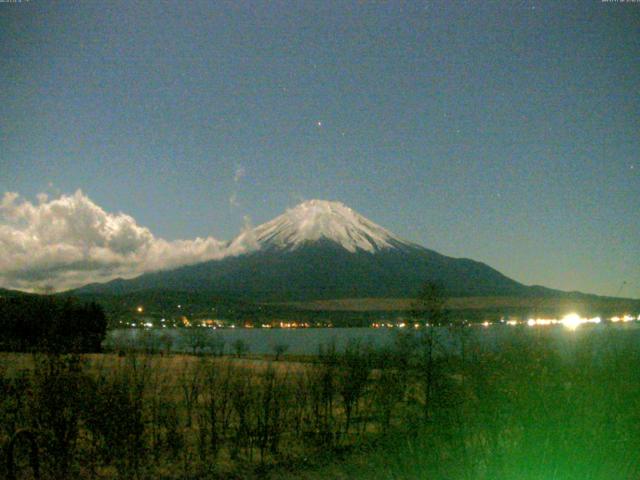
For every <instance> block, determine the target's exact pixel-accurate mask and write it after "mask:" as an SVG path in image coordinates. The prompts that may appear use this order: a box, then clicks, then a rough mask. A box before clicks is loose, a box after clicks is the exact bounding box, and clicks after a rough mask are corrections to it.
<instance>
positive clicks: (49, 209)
mask: <svg viewBox="0 0 640 480" xmlns="http://www.w3.org/2000/svg"><path fill="white" fill-rule="evenodd" d="M244 238H246V239H247V241H244V240H241V239H244ZM253 248H255V242H252V241H251V236H250V235H241V236H240V237H238V240H236V241H234V242H231V243H229V242H224V241H220V240H217V239H215V238H213V237H207V238H200V237H198V238H196V239H193V240H174V241H167V240H164V239H162V238H157V237H155V236H154V235H153V234H152V233H151V231H150V230H149V229H148V228H146V227H143V226H140V225H138V224H137V222H136V221H135V219H134V218H133V217H131V216H129V215H126V214H124V213H117V214H113V213H109V212H106V211H105V210H103V209H102V208H101V207H100V206H98V205H96V204H95V203H94V202H93V201H91V199H90V198H89V197H87V196H86V195H85V194H84V193H82V191H80V190H78V191H76V192H75V193H74V194H73V195H61V196H60V197H59V198H56V199H53V200H50V199H49V198H48V197H47V195H45V194H40V195H38V196H37V203H35V204H34V203H32V202H30V201H28V200H25V199H23V198H22V197H20V195H18V194H17V193H13V192H8V193H5V194H4V196H3V197H2V200H0V286H1V287H4V288H14V289H20V290H29V291H38V290H42V289H48V288H53V289H55V290H56V291H60V290H66V289H69V288H74V287H78V286H81V285H85V284H87V283H91V282H104V281H108V280H111V279H114V278H118V277H123V278H132V277H135V276H137V275H140V274H142V273H144V272H148V271H153V270H163V269H168V268H175V267H178V266H181V265H187V264H192V263H198V262H203V261H206V260H213V259H220V258H223V257H225V256H229V255H239V254H241V253H244V252H246V251H248V250H251V249H253Z"/></svg>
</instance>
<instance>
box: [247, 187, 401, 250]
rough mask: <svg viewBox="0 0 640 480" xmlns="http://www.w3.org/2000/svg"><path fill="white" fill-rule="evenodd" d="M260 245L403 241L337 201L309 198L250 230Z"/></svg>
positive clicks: (361, 246)
mask: <svg viewBox="0 0 640 480" xmlns="http://www.w3.org/2000/svg"><path fill="white" fill-rule="evenodd" d="M253 233H254V235H255V239H256V240H257V242H258V244H259V245H260V247H261V248H269V247H275V248H282V249H295V248H297V247H299V246H300V245H302V244H303V243H307V242H314V241H317V240H320V239H327V240H331V241H333V242H336V243H338V244H340V245H341V246H342V247H344V248H345V249H346V250H348V251H350V252H355V251H356V250H364V251H366V252H371V253H373V252H375V251H376V250H381V249H385V248H393V247H394V246H396V245H398V244H406V242H404V241H402V240H400V239H399V238H397V237H395V236H394V235H393V234H392V233H391V232H389V231H388V230H386V229H384V228H382V227H381V226H379V225H376V224H375V223H373V222H371V221H370V220H367V219H366V218H365V217H363V216H362V215H360V214H358V213H356V212H354V211H353V210H352V209H350V208H349V207H347V206H345V205H344V204H342V203H340V202H329V201H325V200H309V201H307V202H304V203H301V204H299V205H297V206H296V207H294V208H290V209H288V210H287V211H286V212H285V213H284V214H282V215H280V216H279V217H276V218H274V219H273V220H271V221H270V222H267V223H264V224H262V225H260V226H258V227H256V228H255V229H254V231H253Z"/></svg>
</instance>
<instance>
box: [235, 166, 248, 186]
mask: <svg viewBox="0 0 640 480" xmlns="http://www.w3.org/2000/svg"><path fill="white" fill-rule="evenodd" d="M246 174H247V171H246V170H245V168H244V167H243V166H241V165H240V166H238V167H236V173H234V174H233V181H234V182H235V183H238V182H240V180H242V177H244V176H245V175H246Z"/></svg>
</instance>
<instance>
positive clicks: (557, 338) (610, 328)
mask: <svg viewBox="0 0 640 480" xmlns="http://www.w3.org/2000/svg"><path fill="white" fill-rule="evenodd" d="M186 330H189V329H183V328H168V329H116V330H112V331H110V332H108V334H107V339H106V340H105V347H107V348H110V349H114V348H115V349H117V348H118V347H119V346H134V347H136V348H142V347H143V346H144V343H145V342H149V341H150V340H151V341H154V340H155V341H156V342H157V343H158V348H161V347H160V346H159V343H160V342H159V338H160V336H161V335H169V336H171V337H172V339H173V342H172V346H171V349H172V350H173V351H176V352H180V351H184V352H188V351H190V347H189V345H188V342H187V341H186V339H185V338H184V336H185V334H186ZM199 330H201V331H202V332H204V333H206V335H207V336H211V338H212V339H213V338H217V339H222V340H223V341H224V342H225V345H226V347H225V353H232V351H233V348H232V345H233V343H234V342H236V341H237V340H242V341H243V342H245V344H246V345H247V346H248V349H249V350H248V351H249V353H252V354H273V353H274V349H275V347H276V346H277V345H285V346H286V347H287V350H286V353H287V354H294V355H314V354H317V353H318V351H319V349H320V348H321V346H322V347H326V346H328V345H331V344H335V346H336V348H337V349H338V350H341V349H343V348H344V347H345V345H347V344H348V343H349V342H350V341H351V342H352V341H359V342H361V343H363V344H371V345H372V346H374V347H384V346H389V345H391V344H392V343H393V342H394V341H395V339H396V338H397V335H398V334H399V333H400V332H401V330H399V329H388V328H379V329H375V328H301V329H266V328H265V329H260V328H254V329H243V328H237V329H217V330H213V329H210V328H201V329H200V328H199ZM405 331H406V330H405ZM620 332H626V333H625V334H624V335H623V336H624V337H625V340H626V341H630V342H633V343H635V344H636V345H637V346H638V348H640V323H637V322H630V323H601V324H586V325H581V326H580V327H579V328H577V329H568V328H565V327H564V326H563V325H561V324H558V325H550V326H544V327H540V326H536V327H534V328H531V327H530V326H527V324H526V323H525V324H523V325H517V326H512V325H507V324H506V323H505V324H493V325H491V326H490V327H489V328H484V327H483V326H482V324H480V325H474V326H467V327H462V328H457V329H455V328H454V329H451V328H447V327H440V328H438V330H437V336H438V339H439V344H440V345H442V346H444V348H445V349H447V350H451V351H456V350H458V349H459V348H460V344H461V342H465V343H467V344H469V343H473V342H475V343H478V344H480V345H481V346H482V347H483V348H488V349H498V348H500V347H501V346H503V345H505V344H509V343H511V342H512V341H514V340H522V339H525V340H526V339H527V338H530V339H537V340H544V341H545V342H550V344H552V345H554V346H555V347H556V348H558V350H559V352H560V353H561V354H568V355H569V356H570V355H571V353H572V350H573V348H574V347H575V345H576V343H577V342H576V340H579V339H583V338H585V336H589V337H590V339H591V338H592V339H593V340H594V344H595V345H596V346H598V345H600V346H601V347H603V348H610V347H611V345H610V343H611V341H612V340H611V339H612V338H613V336H615V338H616V339H618V340H615V341H616V342H619V341H620V340H619V338H620Z"/></svg>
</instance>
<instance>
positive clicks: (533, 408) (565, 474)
mask: <svg viewBox="0 0 640 480" xmlns="http://www.w3.org/2000/svg"><path fill="white" fill-rule="evenodd" d="M460 340H461V342H462V343H463V345H464V348H463V349H462V350H461V351H460V352H458V353H456V354H455V355H451V354H440V355H437V356H434V355H430V353H434V352H435V350H437V345H434V344H431V343H429V338H428V337H427V336H425V334H421V336H418V337H413V336H411V337H410V336H408V335H406V334H405V335H401V336H399V337H398V341H397V342H396V345H395V346H394V347H393V348H389V349H387V350H384V351H371V350H369V349H368V348H366V347H364V346H362V345H358V344H353V345H351V346H350V347H349V348H347V350H346V351H345V352H334V351H331V350H327V351H325V352H324V353H323V354H322V355H321V356H319V357H317V358H316V359H315V360H316V361H315V362H289V361H286V360H285V361H277V362H276V361H272V360H269V359H266V358H262V359H260V358H253V359H246V358H230V357H221V358H220V357H210V356H200V357H196V356H189V355H169V356H167V355H164V356H161V355H157V354H156V355H147V354H140V353H127V354H125V355H124V356H118V355H115V354H95V355H85V356H82V357H73V356H64V357H51V356H49V357H47V356H42V355H29V354H12V353H4V354H0V379H1V380H0V382H1V385H2V392H3V395H2V397H1V399H0V444H1V445H2V446H3V449H2V459H1V460H2V467H0V468H2V469H4V470H0V477H2V478H9V474H10V472H9V470H7V456H8V449H7V446H8V445H9V443H10V442H11V439H12V438H14V439H15V440H14V441H13V444H14V447H15V448H14V461H13V462H12V464H13V465H15V466H16V478H33V477H34V474H33V467H34V465H33V459H32V458H30V457H29V449H28V447H29V439H28V438H27V437H28V435H29V434H24V435H20V434H19V435H18V436H17V437H16V436H15V432H17V431H27V432H30V434H32V435H33V438H34V439H35V441H36V443H37V445H38V450H39V455H38V460H39V470H40V472H41V478H45V479H57V478H77V479H88V478H105V479H111V478H154V479H155V478H163V479H185V478H190V479H196V478H204V479H218V478H249V479H251V478H272V479H275V478H285V479H294V478H302V479H304V478H306V479H308V480H315V479H321V478H336V479H340V478H343V479H347V478H349V479H359V478H363V479H365V478H366V479H434V480H445V479H447V480H451V479H461V480H462V479H474V480H476V479H477V480H500V479H505V480H508V479H523V480H529V479H531V480H534V479H535V480H548V479H567V480H568V479H576V480H578V479H580V480H583V479H587V480H588V479H591V480H600V479H602V480H605V479H606V480H610V479H616V480H617V479H622V480H625V479H629V480H632V479H637V478H639V475H640V453H639V451H638V448H637V446H638V445H640V369H638V365H640V348H639V347H638V345H637V342H636V340H637V338H636V337H635V336H629V335H628V332H626V331H622V330H620V331H613V330H612V332H611V334H610V335H608V336H607V338H606V343H605V344H604V347H605V348H603V347H602V345H603V344H600V345H599V346H597V348H596V345H595V344H594V342H593V341H592V337H590V336H589V335H583V336H579V337H576V345H575V350H574V353H573V355H572V357H571V358H569V359H567V358H564V357H561V356H560V355H559V354H558V352H556V351H554V350H553V348H551V347H550V346H549V345H548V344H547V343H545V341H544V337H542V336H540V337H532V336H530V335H528V336H527V335H524V334H523V335H520V334H519V333H518V330H517V329H516V330H514V334H513V338H512V340H511V341H510V342H508V343H507V344H505V346H504V347H503V348H502V349H501V350H500V351H499V352H492V351H490V350H487V349H485V348H484V347H483V346H482V345H481V344H477V343H474V342H473V341H472V340H471V339H469V338H466V337H465V335H464V333H460Z"/></svg>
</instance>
